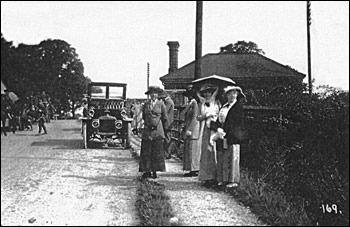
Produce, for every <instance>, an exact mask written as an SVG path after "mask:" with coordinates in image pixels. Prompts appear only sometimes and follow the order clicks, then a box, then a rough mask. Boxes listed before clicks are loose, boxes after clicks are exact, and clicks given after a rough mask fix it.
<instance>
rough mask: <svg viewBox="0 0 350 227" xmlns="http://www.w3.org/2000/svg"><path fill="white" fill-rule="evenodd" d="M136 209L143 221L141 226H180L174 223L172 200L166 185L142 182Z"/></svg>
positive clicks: (147, 181) (176, 222)
mask: <svg viewBox="0 0 350 227" xmlns="http://www.w3.org/2000/svg"><path fill="white" fill-rule="evenodd" d="M136 209H137V212H138V214H139V217H140V219H141V223H140V226H180V225H181V224H180V223H179V222H178V221H175V222H173V221H172V218H173V217H174V215H173V210H172V208H171V205H170V199H169V197H168V196H167V195H166V193H165V185H163V184H160V183H158V182H154V181H149V180H140V186H139V188H138V190H137V199H136Z"/></svg>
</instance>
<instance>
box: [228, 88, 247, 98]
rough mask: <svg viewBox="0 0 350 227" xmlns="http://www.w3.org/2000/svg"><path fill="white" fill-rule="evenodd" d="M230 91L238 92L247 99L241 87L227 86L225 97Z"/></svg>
mask: <svg viewBox="0 0 350 227" xmlns="http://www.w3.org/2000/svg"><path fill="white" fill-rule="evenodd" d="M229 91H238V92H239V93H240V94H241V95H242V96H243V97H244V98H245V97H246V96H245V94H244V93H243V91H242V88H241V87H238V86H227V87H225V88H224V95H226V94H227V92H229Z"/></svg>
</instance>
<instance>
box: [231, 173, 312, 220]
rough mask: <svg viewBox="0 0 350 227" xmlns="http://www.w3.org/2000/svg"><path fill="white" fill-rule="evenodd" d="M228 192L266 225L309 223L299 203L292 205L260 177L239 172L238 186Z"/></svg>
mask: <svg viewBox="0 0 350 227" xmlns="http://www.w3.org/2000/svg"><path fill="white" fill-rule="evenodd" d="M229 193H230V194H231V195H233V197H235V198H236V199H237V200H238V201H239V202H241V203H242V204H244V205H245V206H248V207H249V208H250V209H251V211H252V212H253V213H254V214H255V215H256V216H257V217H258V218H259V219H260V220H262V221H263V222H264V223H266V224H268V225H273V226H310V225H311V221H310V219H309V218H308V216H307V214H306V212H305V210H304V208H303V206H302V205H301V204H299V205H292V204H293V203H292V201H288V199H287V198H286V197H285V196H284V194H283V193H282V192H280V191H277V190H274V189H272V188H271V187H269V185H267V184H266V183H265V182H263V181H261V180H260V179H255V178H253V177H252V176H249V174H248V172H246V171H242V172H241V182H240V185H239V187H238V188H237V189H234V190H230V191H229Z"/></svg>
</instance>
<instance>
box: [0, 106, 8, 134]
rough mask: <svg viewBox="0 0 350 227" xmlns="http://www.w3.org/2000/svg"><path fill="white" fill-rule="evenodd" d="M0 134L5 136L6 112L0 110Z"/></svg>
mask: <svg viewBox="0 0 350 227" xmlns="http://www.w3.org/2000/svg"><path fill="white" fill-rule="evenodd" d="M1 134H4V136H7V133H6V110H5V109H3V108H1Z"/></svg>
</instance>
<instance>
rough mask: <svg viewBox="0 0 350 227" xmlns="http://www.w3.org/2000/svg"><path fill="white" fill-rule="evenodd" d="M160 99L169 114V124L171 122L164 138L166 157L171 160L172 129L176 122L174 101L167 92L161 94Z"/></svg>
mask: <svg viewBox="0 0 350 227" xmlns="http://www.w3.org/2000/svg"><path fill="white" fill-rule="evenodd" d="M160 98H161V100H162V101H163V102H164V104H165V107H166V113H167V116H168V122H169V126H168V128H164V136H165V139H164V151H165V157H166V158H167V159H170V158H171V150H170V143H171V128H172V124H173V122H174V101H173V100H172V99H171V98H170V96H169V94H168V93H167V92H166V91H163V92H162V93H161V94H160Z"/></svg>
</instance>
